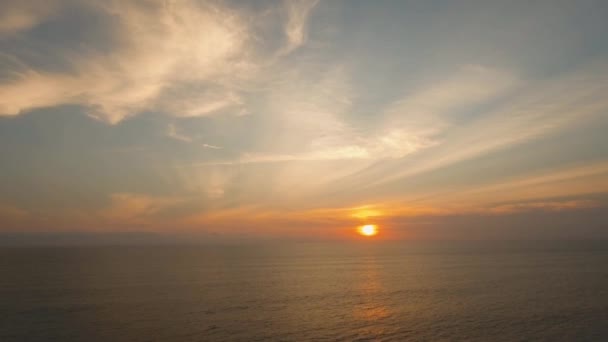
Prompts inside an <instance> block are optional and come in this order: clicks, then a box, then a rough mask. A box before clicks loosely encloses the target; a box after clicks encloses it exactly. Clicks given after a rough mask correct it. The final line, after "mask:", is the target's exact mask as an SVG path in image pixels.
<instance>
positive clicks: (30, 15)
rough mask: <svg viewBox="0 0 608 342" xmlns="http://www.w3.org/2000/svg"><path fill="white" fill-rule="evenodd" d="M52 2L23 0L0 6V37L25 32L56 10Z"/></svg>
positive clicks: (52, 0) (56, 5)
mask: <svg viewBox="0 0 608 342" xmlns="http://www.w3.org/2000/svg"><path fill="white" fill-rule="evenodd" d="M58 7H59V3H58V2H57V1H54V0H48V1H39V0H23V1H18V2H11V3H10V4H9V2H5V3H4V4H0V37H2V36H9V35H13V34H16V33H19V32H22V31H27V30H29V29H31V28H33V27H35V26H37V25H38V24H39V23H40V22H41V21H42V20H43V19H44V18H47V17H49V16H51V15H52V14H53V13H55V11H57V10H58Z"/></svg>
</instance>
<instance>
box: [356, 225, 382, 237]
mask: <svg viewBox="0 0 608 342" xmlns="http://www.w3.org/2000/svg"><path fill="white" fill-rule="evenodd" d="M357 232H358V233H359V234H361V235H363V236H368V237H369V236H374V235H376V234H378V227H377V226H376V225H375V224H366V225H364V226H360V227H358V228H357Z"/></svg>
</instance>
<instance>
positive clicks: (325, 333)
mask: <svg viewBox="0 0 608 342" xmlns="http://www.w3.org/2000/svg"><path fill="white" fill-rule="evenodd" d="M263 340H272V341H274V340H276V341H278V340H282V341H308V340H316V341H338V340H339V341H354V340H364V341H367V340H379V341H389V340H395V341H403V340H427V341H435V340H467V341H471V340H479V341H503V340H505V341H523V340H546V341H558V340H564V341H584V340H589V341H608V243H606V242H594V243H590V242H576V243H563V242H562V243H550V244H549V243H531V242H529V243H502V244H498V243H474V244H462V243H458V244H455V243H444V244H438V243H434V244H422V243H418V244H415V243H409V244H401V245H397V244H394V245H377V244H373V245H372V244H342V245H340V244H334V245H327V244H326V245H322V244H321V245H319V244H299V245H286V246H285V245H284V246H281V245H267V246H229V247H201V246H198V247H194V246H189V247H167V246H165V247H141V246H140V247H81V248H76V247H61V248H60V247H57V248H42V247H38V248H3V249H0V341H263Z"/></svg>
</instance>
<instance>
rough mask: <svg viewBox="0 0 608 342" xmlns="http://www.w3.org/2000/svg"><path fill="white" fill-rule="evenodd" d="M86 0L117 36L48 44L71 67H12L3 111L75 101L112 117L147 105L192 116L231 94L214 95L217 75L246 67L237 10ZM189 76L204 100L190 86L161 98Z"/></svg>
mask: <svg viewBox="0 0 608 342" xmlns="http://www.w3.org/2000/svg"><path fill="white" fill-rule="evenodd" d="M92 7H93V8H94V9H95V10H96V11H97V12H98V13H100V15H103V16H104V17H105V18H107V20H108V22H110V19H112V23H113V25H114V26H116V27H115V32H116V33H115V34H116V37H115V40H117V41H119V42H120V43H119V44H116V45H115V46H113V47H112V50H111V51H109V52H104V53H93V54H91V53H90V52H88V51H87V52H83V53H81V54H79V53H74V52H62V51H54V53H59V54H62V53H63V54H64V58H65V59H66V60H69V61H70V62H71V64H72V66H73V69H74V70H75V71H74V72H64V73H58V72H52V71H46V70H44V69H39V68H36V67H34V66H31V67H29V66H28V67H27V68H25V69H23V70H20V71H15V72H14V74H15V77H14V78H12V79H10V80H9V81H7V82H3V83H2V84H0V113H1V114H3V115H17V114H19V113H21V112H24V111H27V110H29V109H33V108H40V107H47V106H55V105H60V104H69V103H76V104H83V105H85V106H87V107H88V108H89V110H90V115H92V116H94V117H97V118H100V119H103V120H105V121H108V122H111V123H115V122H118V121H120V120H122V119H123V118H125V117H127V116H131V115H135V114H137V113H138V112H140V111H142V110H146V109H152V108H155V109H157V110H158V109H161V110H166V111H168V112H169V113H171V114H174V115H176V116H196V115H205V114H207V113H211V112H213V111H215V110H217V109H220V108H222V107H224V106H226V105H227V103H229V102H230V103H231V102H234V101H236V96H234V95H230V93H228V94H229V95H228V97H226V96H223V97H220V96H219V95H214V94H221V89H222V88H223V86H220V88H219V89H220V90H218V86H216V84H218V81H219V82H221V81H222V79H224V81H225V82H231V81H230V80H229V79H230V78H233V76H232V75H243V74H244V73H246V72H247V70H250V68H251V65H250V64H248V63H249V62H248V61H247V59H246V57H245V54H246V51H247V47H246V44H247V40H248V32H247V28H246V24H245V23H244V22H243V21H242V19H241V18H239V16H238V14H237V13H236V12H232V11H231V10H230V9H228V8H224V7H221V6H220V5H219V4H212V3H207V4H198V3H195V2H193V1H151V2H148V3H146V4H141V3H133V2H120V1H111V2H94V4H93V5H92ZM33 25H35V24H33ZM106 29H107V28H106ZM44 52H45V51H37V53H44ZM227 79H228V80H227ZM193 82H194V83H195V84H196V85H197V87H198V90H197V93H198V94H202V96H201V98H202V99H199V96H192V94H193V93H192V92H190V93H186V94H182V95H183V96H182V97H175V98H174V99H173V100H171V101H170V100H168V99H167V98H166V96H165V93H166V92H171V89H172V88H174V87H176V86H183V85H184V84H188V83H193ZM201 89H202V90H201ZM174 95H175V94H174ZM192 98H194V100H192Z"/></svg>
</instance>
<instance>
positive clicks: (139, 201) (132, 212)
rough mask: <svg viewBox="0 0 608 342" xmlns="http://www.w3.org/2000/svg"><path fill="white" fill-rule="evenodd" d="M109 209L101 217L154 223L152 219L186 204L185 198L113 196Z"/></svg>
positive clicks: (103, 211) (118, 194)
mask: <svg viewBox="0 0 608 342" xmlns="http://www.w3.org/2000/svg"><path fill="white" fill-rule="evenodd" d="M110 199H111V203H110V205H109V207H107V208H105V209H103V210H102V211H101V212H100V216H101V217H103V218H105V219H107V220H110V221H118V222H122V223H125V222H135V223H145V222H148V223H152V222H151V221H150V220H151V218H152V217H154V216H156V215H159V214H161V213H162V212H163V211H165V210H167V209H170V208H174V207H176V206H178V205H180V204H183V203H184V199H183V198H177V197H163V196H149V195H143V194H134V193H116V194H112V195H111V197H110Z"/></svg>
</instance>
